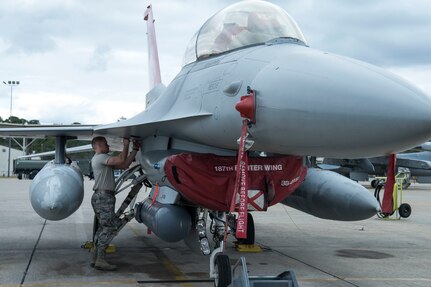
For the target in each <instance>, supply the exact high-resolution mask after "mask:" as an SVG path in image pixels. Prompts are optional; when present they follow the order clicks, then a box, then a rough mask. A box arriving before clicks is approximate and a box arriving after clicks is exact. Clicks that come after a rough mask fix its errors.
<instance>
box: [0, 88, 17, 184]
mask: <svg viewBox="0 0 431 287" xmlns="http://www.w3.org/2000/svg"><path fill="white" fill-rule="evenodd" d="M3 84H5V85H7V86H10V106H9V122H11V121H12V92H13V87H14V86H18V85H19V81H7V82H6V81H3ZM11 140H12V138H11V137H9V153H8V157H7V176H8V177H10V149H11V143H12V142H11Z"/></svg>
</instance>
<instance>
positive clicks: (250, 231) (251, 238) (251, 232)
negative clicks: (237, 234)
mask: <svg viewBox="0 0 431 287" xmlns="http://www.w3.org/2000/svg"><path fill="white" fill-rule="evenodd" d="M237 240H238V243H239V244H248V245H252V244H254V242H255V228H254V220H253V216H252V215H251V213H250V212H249V213H247V238H237Z"/></svg>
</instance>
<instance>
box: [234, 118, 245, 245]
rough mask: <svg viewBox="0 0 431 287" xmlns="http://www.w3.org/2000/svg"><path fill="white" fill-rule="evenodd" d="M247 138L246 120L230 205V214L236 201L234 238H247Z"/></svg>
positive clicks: (240, 142) (240, 141) (243, 126)
mask: <svg viewBox="0 0 431 287" xmlns="http://www.w3.org/2000/svg"><path fill="white" fill-rule="evenodd" d="M246 138H247V120H244V121H243V125H242V132H241V138H240V140H239V150H238V161H237V167H238V168H237V170H236V179H235V187H234V191H233V195H232V199H231V203H230V209H229V210H230V212H234V211H235V206H236V202H237V195H239V200H238V202H239V203H238V220H237V222H236V237H237V238H247V209H248V156H247V151H246V150H245V140H246Z"/></svg>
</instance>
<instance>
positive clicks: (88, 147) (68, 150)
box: [17, 144, 93, 159]
mask: <svg viewBox="0 0 431 287" xmlns="http://www.w3.org/2000/svg"><path fill="white" fill-rule="evenodd" d="M87 151H93V148H92V147H91V144H86V145H82V146H77V147H71V148H66V154H72V153H80V152H87ZM49 155H55V150H53V151H47V152H40V153H34V154H29V155H24V156H19V157H17V159H26V158H33V157H39V156H49Z"/></svg>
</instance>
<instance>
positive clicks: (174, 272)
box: [127, 223, 194, 287]
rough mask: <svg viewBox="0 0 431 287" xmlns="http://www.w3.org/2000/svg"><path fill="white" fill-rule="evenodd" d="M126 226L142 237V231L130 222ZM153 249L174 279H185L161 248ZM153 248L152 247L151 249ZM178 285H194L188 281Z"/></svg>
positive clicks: (184, 286) (191, 286)
mask: <svg viewBox="0 0 431 287" xmlns="http://www.w3.org/2000/svg"><path fill="white" fill-rule="evenodd" d="M127 226H129V227H130V229H132V231H133V233H134V234H135V235H136V236H138V237H141V238H144V235H143V233H142V232H141V231H140V230H138V229H136V228H135V227H133V225H132V224H130V223H129V224H127ZM155 249H156V250H157V254H155V255H156V256H157V257H158V258H159V259H160V261H161V263H162V264H163V266H164V267H165V268H166V269H167V270H168V271H169V272H170V273H171V274H172V275H174V277H175V279H176V280H187V279H188V278H187V276H186V275H185V274H184V273H183V272H181V270H180V269H179V268H178V267H177V266H176V265H175V264H174V263H173V262H172V261H170V260H169V258H168V257H167V256H166V254H165V253H163V251H162V250H160V249H159V248H157V247H155ZM153 250H154V249H153ZM180 286H183V287H193V286H194V285H192V284H189V283H181V284H180Z"/></svg>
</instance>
